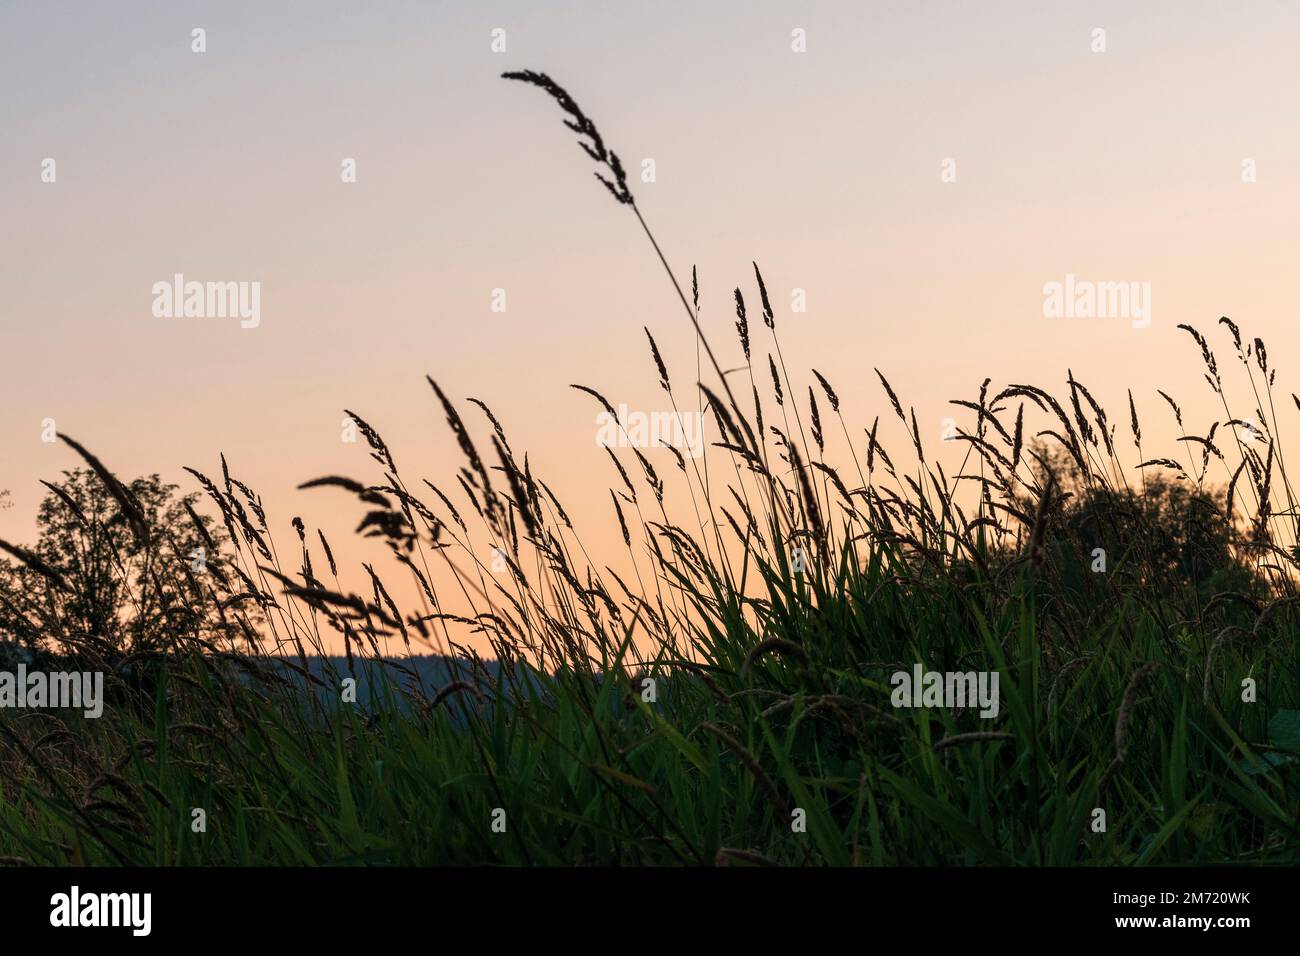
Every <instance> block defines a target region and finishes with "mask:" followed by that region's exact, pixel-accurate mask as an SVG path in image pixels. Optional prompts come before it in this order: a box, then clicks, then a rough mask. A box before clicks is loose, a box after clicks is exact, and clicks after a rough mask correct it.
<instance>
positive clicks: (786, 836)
mask: <svg viewBox="0 0 1300 956" xmlns="http://www.w3.org/2000/svg"><path fill="white" fill-rule="evenodd" d="M896 561H897V557H896V556H895V555H891V554H889V553H887V552H883V551H878V552H876V553H874V554H873V555H872V557H871V560H869V561H867V562H865V564H863V565H861V566H859V565H856V564H854V565H849V566H846V567H845V568H843V569H842V570H841V573H840V574H839V575H838V579H837V581H836V582H835V585H834V587H826V585H827V584H828V582H827V581H824V580H818V579H817V578H816V577H814V578H813V580H811V581H807V580H802V579H801V578H800V577H798V576H790V577H782V578H775V579H773V580H772V582H771V584H772V588H771V590H770V592H769V600H770V601H771V603H770V606H767V607H765V608H764V616H765V617H766V618H767V625H766V626H764V627H762V628H761V630H759V629H756V628H755V627H754V626H752V625H751V624H747V623H743V622H742V618H741V615H739V614H738V613H730V612H727V611H725V610H723V611H721V612H719V613H715V614H713V615H711V617H712V620H711V621H709V622H708V623H707V624H702V625H701V627H700V633H699V637H700V639H701V642H702V645H703V646H704V647H705V648H706V649H707V651H706V653H705V654H704V655H703V656H702V658H701V659H700V661H699V664H700V665H702V667H703V668H704V669H705V673H707V676H708V680H707V681H706V680H705V679H704V678H703V677H702V676H701V675H700V674H699V673H697V672H692V671H689V670H684V669H681V668H673V666H672V664H671V663H670V662H668V661H659V662H655V661H650V662H647V663H646V667H647V670H646V671H644V672H643V673H648V674H653V675H655V676H656V677H657V689H658V690H659V692H660V693H659V695H658V698H659V699H658V700H657V701H656V702H655V703H647V702H645V701H644V700H642V695H641V694H640V693H639V692H637V690H636V688H637V687H639V686H640V684H639V682H638V678H633V677H630V676H629V675H628V674H627V673H626V672H625V671H624V670H623V669H621V668H614V669H612V670H611V671H610V672H609V673H608V674H607V675H606V676H605V678H604V679H596V678H595V677H593V675H592V674H591V673H589V672H588V673H582V672H578V671H570V672H568V673H563V674H560V675H559V676H548V675H545V674H541V673H538V672H535V671H534V672H532V676H533V678H534V679H535V685H534V687H533V689H532V690H531V691H529V692H525V691H519V692H518V693H515V694H511V693H507V692H506V691H505V689H504V685H505V683H506V682H502V689H500V690H499V691H498V692H497V695H496V697H495V699H486V700H484V701H483V702H481V703H480V702H478V701H477V700H476V699H475V698H474V696H473V695H472V694H469V693H456V694H451V695H449V696H447V697H446V698H444V699H443V701H442V702H440V703H439V705H438V706H437V707H436V708H433V709H431V710H430V711H429V712H428V713H419V712H415V713H409V712H408V713H403V712H402V708H400V707H399V706H398V705H397V701H396V699H395V698H394V695H396V694H400V693H401V691H400V690H398V689H397V688H396V686H393V687H389V688H387V689H385V691H384V692H381V693H377V694H376V696H375V698H374V699H372V700H370V701H367V702H365V703H364V705H363V706H354V705H351V704H343V703H341V702H339V703H337V704H333V705H332V706H329V707H326V708H325V709H324V710H323V711H320V712H317V711H316V708H315V707H314V706H310V705H308V704H307V703H305V701H306V700H307V699H308V698H307V697H306V696H304V694H303V693H302V692H301V691H298V690H291V689H285V688H279V689H255V686H256V685H255V684H250V683H246V682H241V681H230V680H229V679H224V684H225V686H224V688H223V678H222V677H221V674H222V672H221V671H220V670H219V669H217V668H214V666H213V665H212V664H211V663H210V662H209V661H205V660H204V659H202V658H191V659H189V660H188V661H186V660H174V661H172V662H171V663H170V664H169V667H168V670H169V671H172V672H174V673H172V674H171V675H170V676H169V678H168V679H167V680H163V681H160V682H159V684H158V687H157V691H156V706H155V707H154V709H153V712H152V713H149V712H147V710H146V708H134V709H114V710H113V711H111V712H110V714H109V715H108V716H107V717H106V718H104V719H102V720H100V721H80V722H79V725H78V726H77V728H76V730H75V733H76V738H75V739H65V740H62V741H60V740H55V741H52V742H50V743H47V744H45V745H44V746H43V747H40V748H37V749H35V750H34V752H33V754H32V756H31V757H29V758H28V760H29V762H30V764H31V766H32V767H33V768H37V767H40V768H44V769H43V770H33V772H32V774H31V775H30V776H29V777H28V779H27V780H22V779H16V780H15V779H12V778H7V779H6V783H5V784H4V785H3V799H0V854H2V855H5V856H9V857H15V858H21V859H25V860H28V861H31V862H34V863H46V864H64V863H73V862H75V863H83V862H84V863H88V864H111V863H133V864H149V865H212V864H222V865H253V864H284V865H304V864H331V865H349V864H415V865H420V864H447V863H459V864H515V865H521V864H522V865H528V864H532V865H539V864H540V865H573V864H584V863H606V864H607V863H620V864H629V865H632V864H700V863H713V862H714V861H715V860H718V859H719V854H720V853H721V854H722V856H721V858H722V859H724V860H725V859H729V860H731V861H732V862H734V863H737V864H741V863H747V862H750V861H752V860H757V859H758V858H759V857H761V858H766V859H768V860H771V861H774V862H777V863H782V864H792V865H797V864H831V865H845V864H852V863H857V864H867V865H894V864H908V865H936V864H938V865H989V864H993V865H1007V864H1049V865H1061V864H1083V865H1136V864H1162V863H1174V862H1177V863H1193V864H1196V863H1207V864H1208V863H1225V862H1235V863H1295V862H1296V861H1297V860H1300V825H1298V823H1297V821H1300V790H1298V789H1297V784H1298V783H1300V776H1298V774H1297V769H1296V765H1295V762H1294V761H1293V760H1292V759H1290V758H1289V757H1288V756H1286V755H1285V754H1284V753H1283V751H1282V750H1256V749H1255V748H1254V747H1252V746H1251V744H1258V743H1263V744H1268V745H1270V746H1272V747H1277V748H1285V749H1289V750H1292V751H1295V752H1297V754H1298V755H1300V740H1298V739H1297V723H1298V721H1297V718H1298V717H1300V710H1298V709H1300V695H1297V692H1296V684H1295V681H1294V680H1291V679H1289V676H1288V675H1293V674H1295V673H1297V672H1300V671H1298V668H1297V665H1300V661H1298V660H1297V659H1296V650H1295V648H1296V647H1297V644H1296V642H1295V640H1294V634H1293V632H1292V631H1291V630H1289V629H1288V630H1285V631H1282V632H1280V633H1274V634H1272V635H1271V636H1270V637H1269V638H1268V640H1267V641H1255V642H1253V643H1252V642H1248V643H1246V644H1244V645H1227V646H1221V647H1220V648H1219V650H1218V652H1217V653H1216V655H1215V660H1214V663H1213V668H1212V680H1211V688H1212V691H1211V693H1210V695H1209V697H1208V699H1203V684H1204V668H1205V655H1206V653H1207V650H1208V645H1209V642H1210V637H1211V635H1210V634H1209V633H1208V632H1205V631H1202V632H1198V631H1197V630H1196V629H1195V628H1186V629H1184V630H1181V631H1179V632H1176V633H1173V634H1166V633H1163V632H1162V631H1161V629H1160V628H1159V627H1158V626H1157V625H1156V624H1155V622H1154V621H1152V620H1149V619H1147V618H1145V617H1144V616H1143V614H1142V613H1140V612H1135V611H1134V610H1132V609H1131V608H1124V607H1120V606H1115V607H1113V608H1111V609H1110V610H1109V612H1108V613H1107V614H1106V615H1105V616H1104V617H1102V618H1100V619H1099V620H1098V622H1097V624H1096V625H1094V626H1093V627H1091V628H1090V632H1091V633H1092V634H1093V635H1094V639H1093V641H1092V642H1091V643H1090V644H1089V645H1088V646H1086V647H1083V648H1080V649H1079V652H1080V654H1079V658H1075V659H1076V660H1077V659H1080V658H1081V659H1082V663H1079V664H1076V665H1075V666H1073V667H1071V668H1069V669H1068V671H1067V670H1065V669H1063V668H1062V667H1059V666H1058V667H1055V668H1053V666H1052V665H1051V663H1050V657H1051V655H1050V654H1048V653H1045V651H1044V648H1043V647H1042V645H1041V643H1040V641H1039V640H1038V639H1037V636H1038V635H1039V634H1040V633H1041V630H1042V624H1043V622H1042V619H1041V616H1040V614H1039V613H1038V612H1037V610H1036V608H1035V604H1036V599H1035V597H1034V594H1033V589H1032V588H1031V587H1028V586H1027V585H1026V583H1025V582H1024V581H1021V582H1020V583H1019V584H1018V585H1017V586H1016V588H1015V589H1014V590H1015V594H1014V595H1013V596H1012V597H1011V598H1009V599H1008V600H1007V601H1006V602H1005V603H1004V604H1003V605H1001V606H998V607H994V606H990V604H989V602H987V601H980V600H979V599H978V596H976V597H972V593H971V592H969V591H968V592H965V593H963V590H962V589H961V588H959V587H956V586H948V587H946V588H944V587H942V586H940V587H937V588H934V587H932V588H929V589H927V590H926V591H924V592H923V593H921V594H916V595H912V596H908V595H906V594H905V593H903V592H902V591H901V590H899V589H895V588H890V587H888V586H883V585H886V582H887V581H888V580H889V576H890V575H891V574H892V573H895V572H896V570H897V566H896V564H895V562H896ZM882 586H883V587H882ZM975 594H976V595H978V592H975ZM732 597H733V599H734V598H735V596H734V595H732ZM1107 618H1108V620H1107ZM778 635H779V636H781V637H783V638H784V639H786V640H789V641H791V642H793V643H795V644H796V645H797V646H798V647H800V648H802V649H803V652H804V654H806V657H807V662H806V663H804V662H803V661H802V660H800V659H799V658H798V657H795V656H793V655H791V654H789V653H785V654H783V653H779V652H774V653H770V654H764V655H763V656H761V657H759V658H758V659H757V660H755V659H753V658H752V657H751V652H752V651H753V649H754V648H755V646H756V645H757V644H758V643H759V640H760V638H762V639H770V638H772V637H774V636H778ZM747 659H748V660H749V663H750V666H749V667H748V668H746V661H747ZM910 660H919V661H922V662H924V663H925V664H926V666H927V667H930V668H933V669H939V670H945V669H963V670H964V669H983V668H986V667H989V668H996V669H998V670H999V671H1000V673H1001V685H1000V689H1001V697H1002V707H1003V711H1002V714H1001V715H1000V717H999V718H998V719H997V720H996V721H994V722H992V726H990V722H988V721H983V720H981V719H980V718H979V717H978V716H977V715H975V714H973V713H969V712H967V713H965V714H962V715H960V716H956V717H954V716H953V715H951V714H950V713H948V712H946V711H943V710H934V709H930V710H927V709H916V710H903V709H900V710H895V709H894V708H892V707H891V706H890V704H889V685H888V673H889V672H890V671H892V670H893V669H895V668H896V667H897V666H899V665H901V663H902V662H905V661H910ZM1148 661H1153V662H1156V664H1157V666H1156V668H1155V669H1154V671H1153V672H1152V673H1151V674H1150V675H1149V677H1148V678H1147V679H1146V680H1145V681H1144V682H1143V683H1142V684H1141V686H1140V687H1138V688H1137V689H1136V695H1135V697H1134V702H1133V706H1132V709H1131V713H1130V715H1129V728H1128V734H1127V736H1128V739H1127V741H1126V747H1127V753H1126V756H1125V759H1124V761H1123V763H1122V765H1120V766H1119V767H1118V768H1117V769H1115V770H1114V772H1113V773H1112V774H1111V777H1110V780H1109V781H1108V782H1107V783H1106V785H1105V789H1104V790H1103V791H1101V792H1099V789H1098V787H1099V783H1100V782H1101V781H1102V778H1103V776H1104V775H1105V774H1106V771H1107V768H1108V767H1110V765H1111V763H1112V761H1113V760H1114V758H1115V755H1116V752H1117V746H1116V739H1115V738H1116V723H1117V720H1118V718H1119V710H1120V707H1121V703H1122V701H1123V699H1124V696H1125V691H1126V689H1127V688H1128V685H1129V682H1130V681H1131V679H1132V677H1133V675H1134V673H1135V672H1136V671H1137V669H1138V668H1139V667H1140V666H1141V665H1142V664H1143V663H1145V662H1148ZM882 665H883V666H882ZM520 666H521V668H522V665H520ZM1249 674H1255V675H1256V676H1257V677H1258V678H1259V683H1260V687H1261V691H1260V697H1259V700H1258V701H1257V702H1255V703H1243V702H1242V701H1241V699H1240V698H1241V694H1240V686H1239V685H1240V681H1239V677H1240V676H1244V675H1249ZM178 678H184V680H180V679H178ZM396 683H397V682H396V681H394V685H396ZM335 696H336V695H331V696H330V697H329V700H330V701H334V699H335ZM521 700H527V704H526V706H521V705H520V701H521ZM828 701H830V703H828ZM774 704H784V705H785V706H784V707H783V708H778V709H777V710H776V711H775V712H774V713H770V712H769V709H770V708H772V707H773V705H774ZM407 710H408V711H409V710H410V708H407ZM15 720H16V719H15V718H12V717H10V716H9V715H6V725H5V736H6V737H7V738H9V739H10V741H11V746H12V741H13V740H14V739H15V734H16V730H15V728H14V726H13V725H14V723H15ZM36 723H41V722H36ZM985 730H996V731H998V732H1002V733H1009V734H1013V735H1014V740H992V741H990V740H975V741H971V742H966V743H958V744H955V745H952V746H947V747H943V748H941V749H939V750H937V751H936V749H935V746H934V745H935V743H936V742H938V741H939V740H941V739H943V738H944V737H946V736H952V735H955V734H959V733H964V732H971V731H976V732H978V731H985ZM18 739H21V738H18ZM27 746H31V744H30V743H29V744H28V745H27ZM1270 755H1271V757H1270ZM95 761H98V762H99V763H100V764H101V765H100V766H98V767H94V768H93V769H92V768H91V767H89V766H87V764H89V763H92V762H95ZM96 778H98V779H96ZM60 781H62V783H63V785H62V786H55V785H54V784H56V783H58V782H60ZM78 789H79V790H80V792H77V790H78ZM1096 807H1101V808H1103V809H1104V810H1105V812H1106V823H1107V826H1106V830H1105V832H1104V833H1097V832H1094V831H1093V829H1092V825H1091V824H1092V814H1093V810H1094V808H1096ZM193 808H203V809H204V810H205V811H206V817H207V828H206V832H203V833H196V832H193V831H192V828H191V820H192V815H191V814H192V810H193ZM497 808H501V809H504V810H505V832H504V833H501V832H494V830H493V827H492V820H493V812H494V810H496V809H497ZM796 808H801V809H803V810H804V811H805V814H806V822H807V826H806V832H801V833H796V832H792V817H791V813H792V811H794V810H795V809H796ZM728 850H740V851H747V853H748V854H749V855H741V854H728V853H727V851H728ZM754 855H757V856H754Z"/></svg>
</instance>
